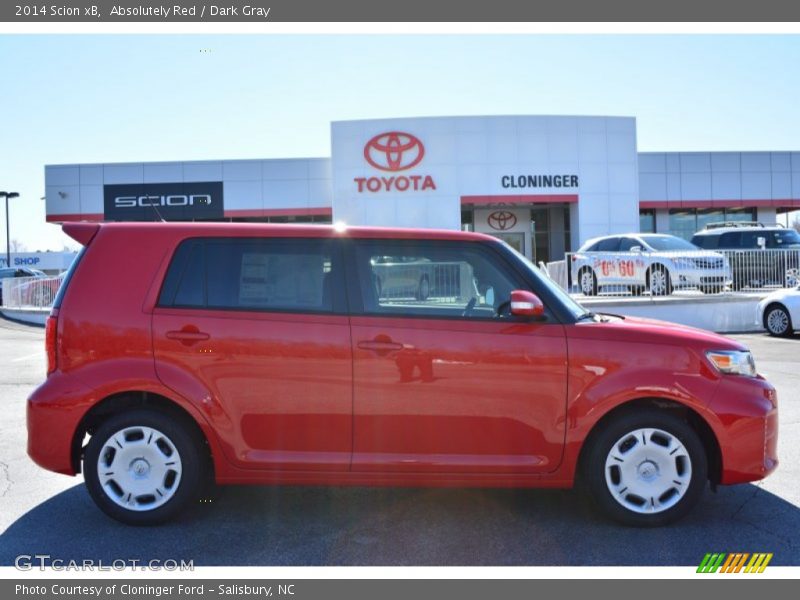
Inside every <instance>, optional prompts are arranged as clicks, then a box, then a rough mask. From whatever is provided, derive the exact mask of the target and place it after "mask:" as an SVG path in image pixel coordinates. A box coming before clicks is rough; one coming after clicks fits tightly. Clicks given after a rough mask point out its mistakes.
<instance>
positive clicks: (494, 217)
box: [486, 210, 517, 231]
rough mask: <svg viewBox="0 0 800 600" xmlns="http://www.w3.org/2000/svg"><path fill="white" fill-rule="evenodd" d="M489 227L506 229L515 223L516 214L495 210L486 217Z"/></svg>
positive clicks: (500, 229)
mask: <svg viewBox="0 0 800 600" xmlns="http://www.w3.org/2000/svg"><path fill="white" fill-rule="evenodd" d="M486 222H487V223H489V227H491V228H492V229H496V230H497V231H506V230H508V229H511V228H512V227H514V225H516V224H517V216H516V215H515V214H514V213H512V212H510V211H507V210H496V211H494V212H493V213H492V214H490V215H489V216H488V217H487V218H486Z"/></svg>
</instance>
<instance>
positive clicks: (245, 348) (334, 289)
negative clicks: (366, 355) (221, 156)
mask: <svg viewBox="0 0 800 600" xmlns="http://www.w3.org/2000/svg"><path fill="white" fill-rule="evenodd" d="M338 244H339V243H338V242H337V241H334V240H323V239H258V238H227V239H217V238H212V239H192V240H187V241H185V242H183V243H182V244H181V245H180V246H179V248H178V250H177V252H176V253H175V257H174V258H173V260H172V264H171V265H170V268H169V271H168V274H167V277H166V278H165V281H164V284H163V287H162V290H161V293H160V297H159V303H158V306H157V307H156V308H155V310H154V313H153V348H154V354H155V360H156V370H157V373H158V376H159V378H160V379H161V380H162V381H163V382H164V383H165V384H166V385H167V386H169V387H171V388H173V389H174V390H176V391H178V392H179V393H181V394H183V395H184V396H186V397H188V398H192V399H195V401H197V400H198V397H199V399H200V401H201V402H202V406H201V408H202V409H203V410H204V411H205V412H206V414H207V416H208V418H209V419H211V420H212V421H213V424H214V427H215V429H216V430H217V432H218V433H219V435H220V436H221V437H222V438H223V439H222V441H223V447H224V448H225V452H226V454H227V455H228V457H229V459H230V460H231V461H232V462H234V463H235V464H237V465H238V466H240V467H247V468H262V469H265V468H266V469H293V470H298V469H311V470H347V469H348V468H349V465H350V457H351V452H352V365H351V350H350V329H349V324H348V317H347V315H346V307H345V298H344V289H343V283H342V282H343V275H342V269H341V264H340V262H341V260H340V255H339V254H340V249H339V246H338Z"/></svg>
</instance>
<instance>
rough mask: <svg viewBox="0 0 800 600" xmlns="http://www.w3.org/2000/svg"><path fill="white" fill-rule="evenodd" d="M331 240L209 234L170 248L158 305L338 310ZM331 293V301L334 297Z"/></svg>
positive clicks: (282, 309)
mask: <svg viewBox="0 0 800 600" xmlns="http://www.w3.org/2000/svg"><path fill="white" fill-rule="evenodd" d="M335 254H336V253H335V248H334V242H333V241H332V240H318V239H310V240H306V239H286V240H275V239H255V238H223V239H220V238H209V239H202V240H187V241H185V242H183V243H182V244H181V245H180V246H179V247H178V249H177V250H176V252H175V255H174V257H173V260H172V263H171V264H170V267H169V270H168V272H167V276H166V277H165V279H164V285H163V286H162V289H161V294H160V296H159V306H172V307H184V308H208V309H219V310H264V311H283V312H313V313H316V312H323V313H324V312H333V311H334V307H335V305H337V309H338V310H343V306H341V301H340V299H339V298H340V296H339V293H338V292H334V288H341V285H339V284H337V282H335V281H334V279H333V278H334V276H335V275H334V273H333V267H334V263H335V262H338V260H336V259H335ZM335 295H336V296H337V299H336V301H335V300H334V296H335Z"/></svg>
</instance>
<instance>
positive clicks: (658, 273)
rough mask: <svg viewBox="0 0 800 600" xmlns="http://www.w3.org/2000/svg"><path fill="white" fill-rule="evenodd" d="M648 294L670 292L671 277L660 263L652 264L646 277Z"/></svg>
mask: <svg viewBox="0 0 800 600" xmlns="http://www.w3.org/2000/svg"><path fill="white" fill-rule="evenodd" d="M648 281H649V284H650V294H651V295H653V296H669V295H670V294H671V293H672V289H673V288H672V278H671V277H670V275H669V271H668V270H667V268H666V267H664V266H662V265H654V266H653V267H652V268H651V269H650V275H649V277H648Z"/></svg>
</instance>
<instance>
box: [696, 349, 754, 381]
mask: <svg viewBox="0 0 800 600" xmlns="http://www.w3.org/2000/svg"><path fill="white" fill-rule="evenodd" d="M706 356H707V357H708V360H709V361H711V364H712V365H714V366H715V367H716V368H717V370H718V371H719V372H720V373H727V374H729V375H745V376H747V377H755V376H756V375H758V372H757V371H756V361H755V360H753V354H752V353H751V352H749V351H747V350H744V351H740V350H709V351H707V352H706Z"/></svg>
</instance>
